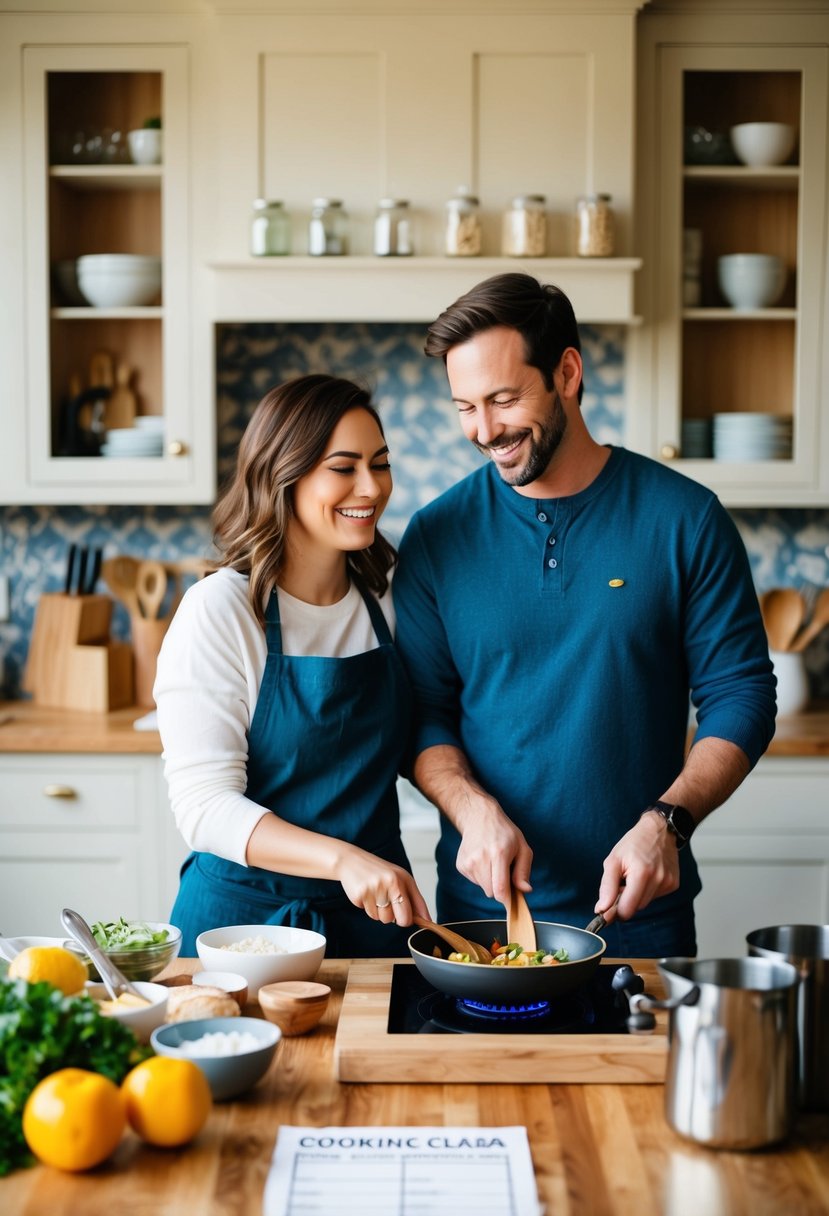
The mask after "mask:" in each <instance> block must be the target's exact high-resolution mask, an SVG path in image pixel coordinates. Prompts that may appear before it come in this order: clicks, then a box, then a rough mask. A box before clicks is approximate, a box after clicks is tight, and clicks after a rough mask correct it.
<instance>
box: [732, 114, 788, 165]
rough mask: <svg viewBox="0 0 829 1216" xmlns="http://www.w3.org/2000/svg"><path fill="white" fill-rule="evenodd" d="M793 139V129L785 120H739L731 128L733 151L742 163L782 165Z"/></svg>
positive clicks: (786, 158)
mask: <svg viewBox="0 0 829 1216" xmlns="http://www.w3.org/2000/svg"><path fill="white" fill-rule="evenodd" d="M794 139H795V129H794V127H792V126H789V124H788V123H786V122H741V123H738V125H737V126H736V127H732V128H731V142H732V144H733V145H734V151H735V152H736V153H737V156H738V157H739V158H740V160H741V161H742V162H743V164H744V165H757V166H762V165H782V164H783V162H784V161H786V160H788V158H789V155H790V153H791V150H792V148H793V147H794Z"/></svg>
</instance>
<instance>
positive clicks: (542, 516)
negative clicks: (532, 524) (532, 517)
mask: <svg viewBox="0 0 829 1216" xmlns="http://www.w3.org/2000/svg"><path fill="white" fill-rule="evenodd" d="M538 519H539V520H540V521H541V523H542V524H546V522H547V516H546V515H545V514H544V512H543V511H539V512H538Z"/></svg>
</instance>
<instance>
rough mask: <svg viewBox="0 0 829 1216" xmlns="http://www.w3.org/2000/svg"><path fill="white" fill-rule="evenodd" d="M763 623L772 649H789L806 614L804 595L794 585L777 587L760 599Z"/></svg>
mask: <svg viewBox="0 0 829 1216" xmlns="http://www.w3.org/2000/svg"><path fill="white" fill-rule="evenodd" d="M760 608H761V611H762V614H763V624H764V625H765V627H766V635H767V636H768V639H769V646H770V647H771V649H772V650H777V651H783V650H789V649H790V647H791V645H792V642H793V641H794V639H795V636H796V634H797V631H798V629H799V628H800V626H801V625H802V624H803V617H804V616H805V615H806V604H805V602H804V600H803V596H802V595H801V594H800V592H799V591H797V590H795V588H794V587H776V588H775V589H774V590H773V591H767V592H766V593H765V595H764V596H763V598H762V600H761V601H760Z"/></svg>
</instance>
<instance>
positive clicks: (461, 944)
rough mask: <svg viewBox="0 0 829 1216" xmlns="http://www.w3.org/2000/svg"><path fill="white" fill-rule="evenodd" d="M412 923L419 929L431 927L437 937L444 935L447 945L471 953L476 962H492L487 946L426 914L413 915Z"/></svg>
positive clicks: (458, 950) (463, 952) (460, 951)
mask: <svg viewBox="0 0 829 1216" xmlns="http://www.w3.org/2000/svg"><path fill="white" fill-rule="evenodd" d="M412 924H415V925H417V927H418V928H419V929H431V931H432V933H434V935H435V937H442V938H443V940H444V941H445V942H446V944H447V946H451V947H452V949H453V950H454V951H455V952H456V953H458V954H469V955H470V956H471V957H472V959H473V960H474V962H476V963H491V962H492V955H491V954H490V952H489V951H488V950H487V948H486V946H481V945H479V943H478V942H471V941H469V939H468V938H466V937H461V935H460V933H456V932H455V931H454V929H447V928H446V926H445V925H437V924H435V922H434V921H433V920H427V919H426V917H425V916H413V917H412Z"/></svg>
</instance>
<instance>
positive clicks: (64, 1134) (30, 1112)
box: [23, 1068, 127, 1170]
mask: <svg viewBox="0 0 829 1216" xmlns="http://www.w3.org/2000/svg"><path fill="white" fill-rule="evenodd" d="M126 1122H127V1119H126V1111H125V1108H124V1099H123V1097H122V1095H121V1092H120V1090H119V1089H118V1086H117V1085H115V1084H114V1083H113V1082H112V1081H110V1079H109V1077H102V1076H101V1075H100V1073H97V1072H87V1071H86V1069H83V1068H61V1069H59V1071H58V1072H53V1073H52V1074H51V1075H50V1076H48V1077H44V1079H43V1080H42V1081H39V1082H38V1084H37V1085H36V1086H35V1087H34V1089H33V1090H32V1092H31V1093H30V1094H29V1097H28V1099H27V1101H26V1105H25V1106H24V1108H23V1135H24V1136H25V1138H26V1143H27V1144H28V1146H29V1148H30V1149H31V1150H32V1152H33V1153H34V1155H35V1156H36V1157H37V1158H38V1159H39V1160H40V1161H43V1162H45V1163H46V1165H54V1166H55V1167H56V1168H57V1169H59V1170H88V1169H91V1168H92V1166H93V1165H100V1163H101V1162H102V1161H105V1160H106V1159H107V1157H109V1155H110V1154H111V1153H113V1152H114V1151H115V1149H116V1147H117V1145H118V1141H119V1140H120V1139H121V1135H122V1134H123V1131H124V1128H125V1126H126Z"/></svg>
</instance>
